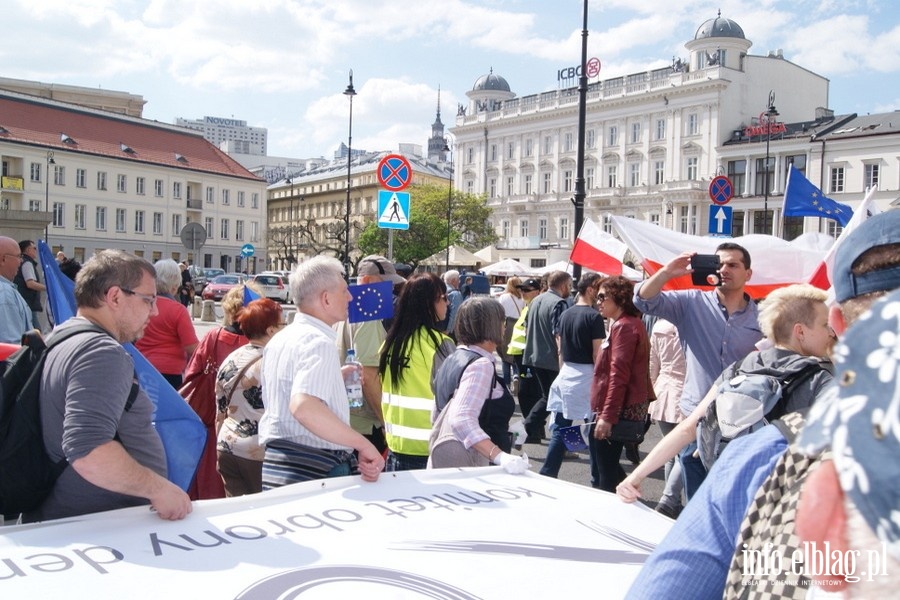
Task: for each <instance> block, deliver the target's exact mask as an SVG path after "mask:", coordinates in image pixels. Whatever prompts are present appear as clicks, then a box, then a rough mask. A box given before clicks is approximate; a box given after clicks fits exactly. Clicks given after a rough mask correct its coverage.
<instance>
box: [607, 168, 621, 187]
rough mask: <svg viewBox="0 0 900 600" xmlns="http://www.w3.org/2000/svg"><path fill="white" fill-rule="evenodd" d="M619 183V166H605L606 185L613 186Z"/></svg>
mask: <svg viewBox="0 0 900 600" xmlns="http://www.w3.org/2000/svg"><path fill="white" fill-rule="evenodd" d="M617 185H619V168H618V167H617V166H616V165H609V166H607V167H606V187H610V188H614V187H616V186H617Z"/></svg>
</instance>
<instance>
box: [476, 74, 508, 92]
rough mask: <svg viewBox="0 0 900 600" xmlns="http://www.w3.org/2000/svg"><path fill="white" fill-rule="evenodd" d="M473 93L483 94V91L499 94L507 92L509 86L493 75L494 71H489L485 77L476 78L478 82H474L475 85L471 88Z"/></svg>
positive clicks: (503, 80) (502, 79)
mask: <svg viewBox="0 0 900 600" xmlns="http://www.w3.org/2000/svg"><path fill="white" fill-rule="evenodd" d="M472 91H473V92H484V91H499V92H509V91H511V90H510V89H509V84H508V83H507V82H506V80H505V79H504V78H502V77H500V76H499V75H494V70H493V69H491V72H490V73H488V74H487V75H482V76H481V77H479V78H478V81H476V82H475V85H473V86H472Z"/></svg>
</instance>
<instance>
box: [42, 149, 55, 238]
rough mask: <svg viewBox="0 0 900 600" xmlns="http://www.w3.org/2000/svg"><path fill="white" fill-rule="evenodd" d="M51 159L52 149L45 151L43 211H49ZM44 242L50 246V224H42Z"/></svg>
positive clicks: (53, 162)
mask: <svg viewBox="0 0 900 600" xmlns="http://www.w3.org/2000/svg"><path fill="white" fill-rule="evenodd" d="M55 164H56V161H55V160H53V151H52V150H48V151H47V176H46V178H45V179H46V181H45V182H44V212H50V165H55ZM44 243H45V244H47V246H48V247H49V246H50V224H49V223H48V224H46V225H44Z"/></svg>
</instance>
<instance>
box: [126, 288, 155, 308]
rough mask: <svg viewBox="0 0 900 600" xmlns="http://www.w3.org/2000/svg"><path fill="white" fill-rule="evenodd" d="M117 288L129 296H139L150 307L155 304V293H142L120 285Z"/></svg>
mask: <svg viewBox="0 0 900 600" xmlns="http://www.w3.org/2000/svg"><path fill="white" fill-rule="evenodd" d="M119 289H120V290H122V291H123V292H125V293H126V294H128V295H129V296H137V297H138V298H140V299H141V300H143V301H144V302H146V303H147V306H149V307H150V308H153V307H154V305H156V294H154V295H152V296H151V295H150V294H142V293H140V292H136V291H134V290H129V289H128V288H123V287H120V288H119Z"/></svg>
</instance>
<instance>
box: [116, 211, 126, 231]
mask: <svg viewBox="0 0 900 600" xmlns="http://www.w3.org/2000/svg"><path fill="white" fill-rule="evenodd" d="M116 233H125V209H124V208H117V209H116Z"/></svg>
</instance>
